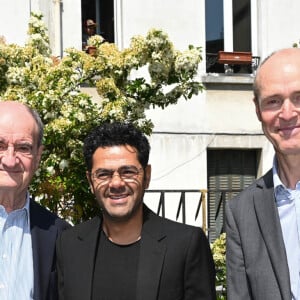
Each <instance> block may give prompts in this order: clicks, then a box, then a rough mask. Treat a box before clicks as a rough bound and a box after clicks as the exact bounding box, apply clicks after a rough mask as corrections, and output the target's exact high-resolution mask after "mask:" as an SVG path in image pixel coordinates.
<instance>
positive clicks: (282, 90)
mask: <svg viewBox="0 0 300 300" xmlns="http://www.w3.org/2000/svg"><path fill="white" fill-rule="evenodd" d="M254 102H255V106H256V113H257V116H258V119H259V121H260V122H261V124H262V129H263V131H264V134H265V135H266V137H267V138H268V139H269V140H270V141H271V143H272V144H273V146H274V150H275V156H274V162H273V168H272V170H270V171H269V172H267V174H266V175H264V176H263V177H262V178H260V179H258V180H257V181H256V182H254V183H253V184H252V185H251V186H250V187H249V188H247V189H246V190H244V191H243V192H242V193H241V194H239V195H238V196H237V197H236V198H234V199H232V200H230V201H228V203H227V206H226V232H227V252H226V258H227V287H228V299H229V300H232V299H233V300H240V299H243V300H244V299H258V300H259V299H261V300H279V299H280V300H291V299H300V275H299V274H300V183H299V180H300V49H295V48H291V49H282V50H279V51H277V52H274V53H273V54H271V55H270V56H269V57H268V58H266V59H265V60H264V61H263V62H262V64H261V65H260V67H259V69H258V71H257V75H256V78H255V82H254Z"/></svg>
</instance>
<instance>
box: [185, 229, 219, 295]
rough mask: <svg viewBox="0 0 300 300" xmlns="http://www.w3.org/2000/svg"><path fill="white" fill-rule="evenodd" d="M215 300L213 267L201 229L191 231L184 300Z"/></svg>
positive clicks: (210, 254)
mask: <svg viewBox="0 0 300 300" xmlns="http://www.w3.org/2000/svg"><path fill="white" fill-rule="evenodd" d="M195 299H199V300H202V299H203V300H215V299H216V288H215V266H214V262H213V257H212V253H211V250H210V246H209V242H208V240H207V238H206V236H205V234H204V233H203V231H202V229H200V228H197V229H196V230H194V231H193V233H192V235H191V238H190V242H189V246H188V250H187V257H186V267H185V279H184V300H195Z"/></svg>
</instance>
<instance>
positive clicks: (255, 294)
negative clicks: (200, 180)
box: [225, 170, 292, 300]
mask: <svg viewBox="0 0 300 300" xmlns="http://www.w3.org/2000/svg"><path fill="white" fill-rule="evenodd" d="M225 230H226V233H227V247H226V263H227V290H228V300H247V299H255V300H291V299H292V296H291V288H290V280H289V270H288V264H287V257H286V252H285V246H284V241H283V237H282V231H281V225H280V220H279V215H278V210H277V206H276V203H275V198H274V186H273V176H272V170H270V171H269V172H268V173H267V174H266V175H264V176H263V177H261V178H260V179H258V180H257V181H256V182H254V183H253V184H252V185H251V186H249V187H248V188H247V189H245V190H244V191H243V192H241V193H240V194H239V195H238V196H237V197H235V198H234V199H232V200H229V201H228V202H227V205H226V222H225Z"/></svg>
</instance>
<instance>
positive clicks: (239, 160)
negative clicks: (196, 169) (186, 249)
mask: <svg viewBox="0 0 300 300" xmlns="http://www.w3.org/2000/svg"><path fill="white" fill-rule="evenodd" d="M258 160H259V151H258V150H235V149H226V150H223V149H220V150H208V152H207V178H208V183H207V187H208V228H209V232H208V237H209V241H210V242H213V241H214V240H215V239H216V238H217V237H218V236H219V235H220V233H222V232H223V230H224V228H223V223H224V209H225V202H226V201H227V200H229V201H230V199H232V198H233V197H234V196H235V195H237V194H238V193H239V192H240V191H241V190H242V189H244V188H246V187H247V186H249V185H250V184H251V183H252V182H253V181H254V180H255V179H256V174H257V169H258Z"/></svg>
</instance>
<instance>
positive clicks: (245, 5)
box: [205, 0, 253, 73]
mask: <svg viewBox="0 0 300 300" xmlns="http://www.w3.org/2000/svg"><path fill="white" fill-rule="evenodd" d="M251 2H253V1H251V0H206V1H205V30H206V58H207V59H206V61H207V65H206V71H207V72H208V73H210V72H216V73H224V65H222V64H218V63H217V53H218V51H242V52H253V49H252V24H251V17H253V16H251ZM234 72H235V73H238V72H239V73H251V72H252V70H251V66H248V65H244V66H242V65H235V66H234Z"/></svg>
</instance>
